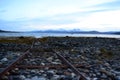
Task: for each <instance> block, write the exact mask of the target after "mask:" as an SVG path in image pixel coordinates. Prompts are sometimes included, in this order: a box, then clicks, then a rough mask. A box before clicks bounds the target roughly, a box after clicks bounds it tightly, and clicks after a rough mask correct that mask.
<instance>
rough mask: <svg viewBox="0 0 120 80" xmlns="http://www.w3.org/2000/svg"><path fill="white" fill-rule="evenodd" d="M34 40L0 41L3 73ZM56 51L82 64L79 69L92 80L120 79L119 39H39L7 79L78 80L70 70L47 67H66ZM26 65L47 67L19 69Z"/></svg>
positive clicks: (0, 64) (0, 62) (73, 61)
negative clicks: (4, 68)
mask: <svg viewBox="0 0 120 80" xmlns="http://www.w3.org/2000/svg"><path fill="white" fill-rule="evenodd" d="M16 39H17V40H16ZM19 39H20V40H19ZM18 40H19V41H18ZM22 40H24V41H22ZM33 40H34V39H31V38H29V39H28V40H26V39H24V37H21V38H14V39H10V40H9V39H8V40H6V41H5V40H4V41H3V39H0V51H1V52H0V70H2V68H3V66H7V65H9V63H11V62H12V61H14V60H15V59H16V58H17V57H19V56H20V55H22V54H23V53H24V51H26V50H27V49H28V48H29V47H30V44H31V42H32V41H33ZM28 42H30V43H28ZM52 50H54V51H55V52H57V53H59V54H61V55H63V56H64V57H65V58H66V59H67V60H68V61H69V62H70V63H72V64H73V65H76V64H79V65H82V67H78V68H77V69H78V70H79V72H81V73H82V74H84V75H85V76H86V78H87V79H88V80H120V40H119V39H115V38H98V37H68V36H66V37H44V38H38V39H37V40H36V41H35V44H34V46H33V48H32V49H31V51H30V53H29V55H27V57H25V58H24V59H23V60H22V61H20V62H19V63H18V64H17V65H16V66H18V67H16V68H14V69H13V70H11V71H10V72H8V75H7V76H4V77H3V78H4V79H6V80H7V79H10V80H12V79H13V80H78V76H77V75H76V74H75V73H74V72H73V71H72V69H70V68H69V67H68V68H60V67H58V68H55V69H53V68H49V67H47V66H48V65H55V66H59V65H63V63H62V61H61V60H60V59H59V58H58V57H57V55H56V54H55V53H54V52H53V51H52ZM22 65H26V66H46V67H45V68H38V69H35V68H34V69H28V68H19V67H20V66H22Z"/></svg>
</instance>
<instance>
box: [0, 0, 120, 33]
mask: <svg viewBox="0 0 120 80" xmlns="http://www.w3.org/2000/svg"><path fill="white" fill-rule="evenodd" d="M119 4H120V1H119V0H11V1H9V0H0V7H1V8H0V29H5V30H16V31H30V30H46V29H54V30H55V29H66V30H69V29H81V30H87V31H89V30H97V31H120V22H119V21H120V6H119Z"/></svg>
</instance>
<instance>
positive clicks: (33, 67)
mask: <svg viewBox="0 0 120 80" xmlns="http://www.w3.org/2000/svg"><path fill="white" fill-rule="evenodd" d="M74 66H75V67H76V68H86V69H89V68H90V66H84V65H82V64H74ZM15 67H16V68H21V69H26V68H27V69H42V68H45V67H48V68H49V69H57V68H64V69H66V68H70V66H67V65H64V64H61V65H51V64H49V65H39V66H35V65H19V66H15Z"/></svg>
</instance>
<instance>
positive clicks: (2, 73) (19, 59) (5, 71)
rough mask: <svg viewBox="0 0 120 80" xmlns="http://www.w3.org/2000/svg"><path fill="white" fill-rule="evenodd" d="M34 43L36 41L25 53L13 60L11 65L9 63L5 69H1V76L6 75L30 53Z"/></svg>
mask: <svg viewBox="0 0 120 80" xmlns="http://www.w3.org/2000/svg"><path fill="white" fill-rule="evenodd" d="M33 45H34V41H33V43H32V45H31V47H30V48H29V49H28V50H27V51H26V52H25V53H24V54H23V55H21V56H20V57H18V58H17V59H16V60H15V61H14V62H12V63H11V64H10V65H8V66H7V67H5V68H4V69H3V70H1V72H0V78H2V76H3V75H5V74H6V73H7V72H8V71H9V70H11V69H13V68H14V67H15V65H16V64H17V63H18V62H19V61H21V60H22V59H23V58H24V57H25V56H26V55H27V54H28V53H29V51H30V49H31V48H32V47H33Z"/></svg>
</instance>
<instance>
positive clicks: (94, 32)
mask: <svg viewBox="0 0 120 80" xmlns="http://www.w3.org/2000/svg"><path fill="white" fill-rule="evenodd" d="M31 32H36V33H38V32H40V33H41V32H42V33H72V34H73V33H83V34H85V33H91V34H97V33H100V32H98V31H81V30H80V29H73V30H63V29H62V30H61V29H60V30H43V31H42V30H40V31H31Z"/></svg>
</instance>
